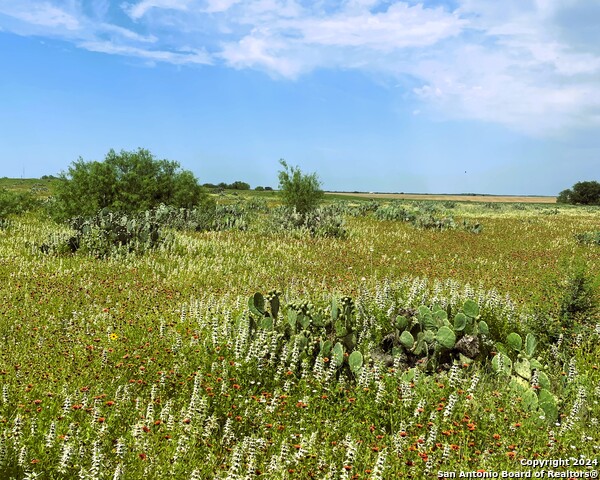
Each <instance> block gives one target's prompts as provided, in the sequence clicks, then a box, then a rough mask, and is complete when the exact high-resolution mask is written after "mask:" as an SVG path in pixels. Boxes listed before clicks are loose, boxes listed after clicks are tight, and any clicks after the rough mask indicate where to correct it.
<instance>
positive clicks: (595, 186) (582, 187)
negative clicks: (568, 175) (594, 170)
mask: <svg viewBox="0 0 600 480" xmlns="http://www.w3.org/2000/svg"><path fill="white" fill-rule="evenodd" d="M556 201H557V202H558V203H570V204H572V205H600V183H598V182H596V181H594V180H592V181H589V182H577V183H576V184H575V185H573V188H567V189H566V190H563V191H562V192H560V193H559V195H558V197H557V199H556Z"/></svg>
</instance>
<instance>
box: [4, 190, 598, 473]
mask: <svg viewBox="0 0 600 480" xmlns="http://www.w3.org/2000/svg"><path fill="white" fill-rule="evenodd" d="M46 183H47V182H45V181H41V180H38V181H35V182H34V183H33V184H32V185H29V184H28V185H27V186H26V187H25V186H24V185H22V184H19V182H18V181H15V180H7V179H3V180H2V186H3V187H5V188H8V189H11V188H14V189H17V190H18V189H23V188H25V189H31V187H34V188H36V185H38V184H39V185H38V187H37V190H36V195H39V196H40V198H42V199H45V198H46V197H47V196H49V195H50V194H51V185H50V186H48V185H46ZM214 198H215V200H216V202H217V204H218V205H221V206H224V207H227V208H224V209H223V210H222V215H229V217H227V219H226V221H224V222H222V223H220V225H221V227H220V228H218V229H214V230H209V231H195V230H193V229H186V228H174V227H173V226H172V224H165V225H164V226H163V225H161V228H160V234H161V236H162V237H161V238H165V239H168V241H164V242H157V243H156V245H153V248H149V249H147V250H145V251H143V252H138V251H135V250H133V251H131V249H129V250H127V249H123V248H116V249H115V250H114V251H111V253H110V254H109V255H104V254H103V255H100V254H94V250H93V249H90V250H89V251H88V252H82V251H77V252H76V253H71V252H70V251H65V250H64V249H63V250H61V249H59V248H57V249H51V248H48V249H46V250H44V249H43V248H42V245H51V244H52V242H55V244H58V243H60V242H61V241H64V240H65V239H67V238H68V237H69V236H70V235H72V234H73V232H72V230H71V229H70V228H69V227H68V226H66V225H63V224H58V223H55V222H54V221H52V220H50V219H49V218H48V216H47V215H46V214H45V208H51V206H50V207H48V206H47V205H46V206H44V205H42V206H41V207H40V208H39V209H37V210H33V211H30V212H28V213H23V214H21V215H10V216H7V217H6V218H4V219H2V223H1V228H0V279H1V282H0V332H1V333H0V334H1V337H2V338H1V347H0V352H1V355H0V389H1V396H0V477H2V478H7V479H9V478H18V479H22V478H23V479H24V478H27V479H32V478H40V479H42V478H43V479H63V478H82V479H87V478H93V479H118V478H122V479H138V478H139V479H142V478H147V479H153V478H177V479H179V478H181V479H209V478H218V479H250V478H265V479H284V478H285V479H307V478H319V479H322V478H331V479H334V478H335V479H338V478H340V479H350V478H354V479H389V478H414V479H422V478H438V476H444V475H447V476H450V475H451V474H452V473H455V474H456V476H457V477H458V476H459V474H460V472H477V471H480V472H488V473H490V472H492V473H493V472H496V473H498V474H499V475H501V472H503V471H505V472H513V473H514V474H515V475H518V474H519V473H521V474H522V475H526V474H527V472H539V471H540V470H553V471H555V472H562V473H564V474H565V475H571V473H573V472H576V473H577V474H578V475H579V474H581V475H583V474H591V473H592V472H593V471H595V470H597V469H598V467H597V465H596V464H597V459H598V457H599V451H600V434H599V432H600V428H599V427H598V421H599V419H600V405H599V404H598V400H599V398H600V372H599V371H598V364H599V363H600V360H598V358H599V356H600V318H599V317H598V309H597V304H598V285H599V283H600V245H598V244H597V243H598V242H597V241H594V239H596V240H597V239H598V238H599V236H598V234H597V233H596V232H597V231H598V230H599V229H600V228H599V226H598V218H599V216H598V215H599V213H600V211H599V210H598V207H571V206H564V205H555V204H536V203H493V202H488V203H485V202H482V203H470V202H454V201H410V200H402V201H399V200H387V199H381V200H377V201H375V200H371V201H366V200H363V199H360V198H358V197H356V198H354V197H351V198H348V199H344V198H343V197H341V196H337V197H331V198H327V197H326V201H325V203H326V207H325V208H328V209H329V211H331V212H333V214H335V215H336V218H338V219H339V221H340V223H339V225H338V226H339V227H340V228H341V229H343V232H344V234H343V235H327V234H326V233H325V234H322V235H321V234H319V233H318V232H317V233H315V232H311V231H308V230H306V229H304V230H303V229H299V230H297V231H286V230H285V229H277V228H274V227H273V223H272V219H271V217H272V216H273V215H274V213H273V212H274V211H275V210H276V209H277V202H278V197H277V194H276V193H275V194H274V193H271V192H262V193H260V194H254V193H252V192H245V193H240V194H238V195H234V194H233V193H232V192H224V193H223V194H221V195H217V196H215V197H214ZM232 212H233V213H232ZM408 218H410V219H412V220H411V221H408V220H407V219H408ZM423 218H425V220H423ZM232 219H233V220H232ZM446 219H451V220H446ZM594 235H596V236H594ZM556 459H564V460H565V461H566V463H563V465H562V466H557V467H556V468H553V467H552V468H551V467H548V466H546V467H543V468H538V467H532V466H531V462H532V461H533V460H556ZM528 462H529V463H528ZM569 472H571V473H569ZM571 476H575V475H574V474H573V475H571ZM565 478H568V477H565Z"/></svg>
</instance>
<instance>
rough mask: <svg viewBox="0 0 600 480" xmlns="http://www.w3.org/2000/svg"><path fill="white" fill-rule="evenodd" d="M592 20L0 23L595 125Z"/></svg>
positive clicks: (155, 9) (470, 8)
mask: <svg viewBox="0 0 600 480" xmlns="http://www.w3.org/2000/svg"><path fill="white" fill-rule="evenodd" d="M599 24H600V3H597V2H590V1H588V0H561V1H560V2H557V1H555V0H504V1H502V2H490V1H487V0H454V1H453V2H448V1H444V2H443V1H441V0H440V1H439V2H437V3H436V2H434V1H427V2H420V1H415V0H405V1H393V0H391V1H390V0H386V1H383V0H346V1H341V2H339V1H336V2H333V1H331V0H319V1H313V2H310V1H301V0H253V1H245V0H137V1H135V0H125V1H122V0H119V1H109V0H97V1H92V0H46V1H37V0H20V1H19V2H15V1H13V0H0V30H3V31H4V32H12V33H15V34H19V35H28V36H40V37H48V38H56V39H61V40H64V41H68V42H71V43H72V44H74V45H76V46H77V47H79V48H82V49H87V50H90V51H94V52H102V53H105V54H112V55H120V56H125V57H131V58H138V59H140V60H142V61H143V62H144V63H169V64H175V65H222V66H226V67H230V68H234V69H256V70H260V71H264V72H266V73H267V74H268V75H270V76H272V77H273V78H276V79H281V80H283V81H285V80H291V81H301V80H302V77H303V76H304V75H307V74H309V73H310V72H312V71H314V70H317V69H336V70H356V71H361V72H365V73H366V74H367V75H372V76H373V77H374V78H376V79H377V81H378V82H381V83H383V84H387V85H393V84H400V85H402V86H403V87H404V88H403V93H402V94H403V95H404V96H405V97H406V96H408V98H410V99H412V100H413V101H414V102H415V103H416V104H418V110H419V111H420V114H421V115H431V116H432V117H434V118H441V119H468V120H475V121H484V122H491V123H497V124H502V125H505V126H507V127H509V128H511V129H515V130H518V131H521V132H524V133H527V134H530V135H555V134H557V133H562V132H569V131H573V130H580V129H589V128H597V127H598V126H600V32H599V31H598V29H597V25H599Z"/></svg>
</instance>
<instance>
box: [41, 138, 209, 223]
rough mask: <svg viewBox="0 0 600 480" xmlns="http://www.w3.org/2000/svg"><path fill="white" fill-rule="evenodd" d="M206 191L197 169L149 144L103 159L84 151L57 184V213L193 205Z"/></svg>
mask: <svg viewBox="0 0 600 480" xmlns="http://www.w3.org/2000/svg"><path fill="white" fill-rule="evenodd" d="M205 197H206V194H205V193H204V191H203V190H202V187H200V185H199V184H198V181H197V180H196V178H195V177H194V175H193V174H192V173H191V172H189V171H187V170H180V166H179V163H177V162H174V161H169V160H157V159H155V158H154V156H153V155H152V154H151V153H150V152H149V151H148V150H145V149H142V148H140V149H138V150H137V151H134V152H127V151H124V150H122V151H121V152H120V153H116V152H115V151H114V150H110V151H109V152H108V154H107V155H106V157H105V159H104V161H103V162H98V161H91V162H86V161H84V160H83V159H82V158H81V157H80V158H79V159H78V160H77V161H75V162H73V163H72V164H71V166H70V167H69V170H68V172H67V173H64V172H63V173H62V174H61V176H60V181H59V184H58V185H57V188H56V204H55V211H54V212H53V213H54V216H55V217H56V218H58V219H66V218H70V217H73V216H77V215H81V216H91V215H95V214H96V213H97V212H98V211H99V210H101V209H103V208H108V209H110V210H115V211H120V212H127V213H132V212H138V211H142V210H148V209H151V208H154V207H156V206H158V205H160V204H161V203H162V204H166V205H172V206H175V207H192V206H194V205H197V204H199V203H201V202H202V201H204V200H205Z"/></svg>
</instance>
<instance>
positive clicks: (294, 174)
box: [279, 159, 323, 215]
mask: <svg viewBox="0 0 600 480" xmlns="http://www.w3.org/2000/svg"><path fill="white" fill-rule="evenodd" d="M279 163H280V164H281V166H282V167H283V170H280V171H279V190H280V191H281V195H282V197H283V203H284V204H285V205H286V206H288V207H291V208H295V209H296V211H297V212H298V213H299V214H301V215H306V214H307V213H309V212H311V211H312V210H314V209H316V208H317V207H318V206H319V203H320V201H321V199H322V198H323V190H321V182H320V181H319V177H318V176H317V174H316V173H311V174H310V175H308V174H303V173H302V171H301V170H300V168H298V167H290V166H288V164H287V163H286V162H285V160H283V159H281V160H279Z"/></svg>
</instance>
